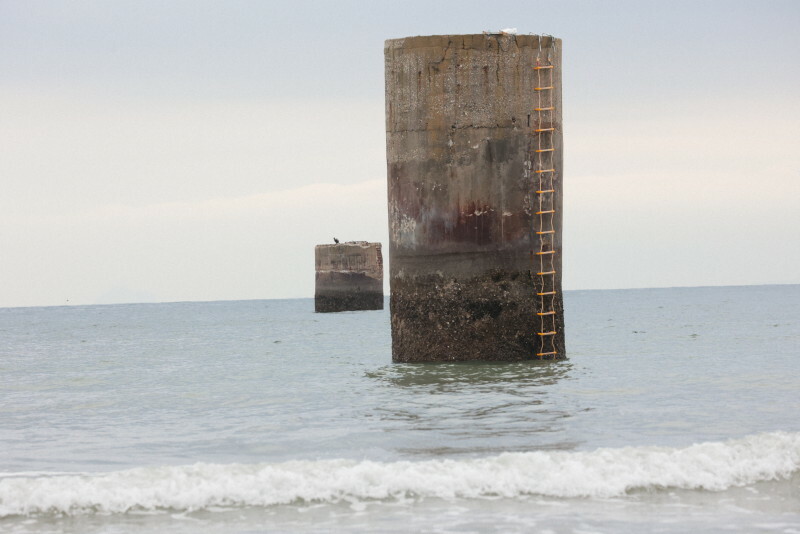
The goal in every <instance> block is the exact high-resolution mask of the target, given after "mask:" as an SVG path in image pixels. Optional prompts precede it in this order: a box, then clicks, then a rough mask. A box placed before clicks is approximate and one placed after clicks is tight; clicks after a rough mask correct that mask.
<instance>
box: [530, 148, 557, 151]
mask: <svg viewBox="0 0 800 534" xmlns="http://www.w3.org/2000/svg"><path fill="white" fill-rule="evenodd" d="M554 150H555V148H539V149H537V150H534V152H553V151H554Z"/></svg>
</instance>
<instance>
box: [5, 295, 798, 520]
mask: <svg viewBox="0 0 800 534" xmlns="http://www.w3.org/2000/svg"><path fill="white" fill-rule="evenodd" d="M797 302H800V286H754V287H731V288H727V287H726V288H693V289H658V290H655V289H654V290H627V291H586V292H569V293H567V294H566V295H565V304H566V313H567V334H568V339H567V344H568V350H569V354H570V359H569V360H568V361H565V362H555V363H537V362H531V363H517V364H485V363H484V364H481V363H475V364H468V363H464V364H438V365H419V364H417V365H411V364H392V363H390V360H391V353H390V340H389V331H388V307H387V309H386V310H384V311H376V312H353V313H340V314H324V315H323V314H314V313H313V301H312V300H311V299H301V300H289V301H244V302H213V303H177V304H140V305H119V306H84V307H58V308H11V309H0V371H1V372H2V376H3V383H2V388H0V450H2V451H3V454H2V455H0V472H2V474H0V518H2V519H0V530H3V531H9V532H101V533H112V532H161V531H165V530H169V531H171V532H218V531H219V532H222V531H224V532H272V531H276V530H277V531H308V532H315V531H319V532H323V531H331V530H343V531H385V532H392V531H397V532H402V531H408V530H414V531H424V532H515V531H517V532H529V531H531V530H536V531H542V532H546V531H548V530H551V531H553V532H584V531H590V532H591V531H594V532H609V531H614V532H620V531H621V532H641V531H643V530H646V531H652V532H686V531H689V530H698V531H710V532H715V531H719V532H722V531H725V532H730V531H740V532H758V531H768V532H800V478H799V475H798V469H799V468H800V420H798V418H797V416H796V414H797V409H798V400H799V399H800V398H799V397H798V395H797V391H800V378H798V373H797V369H798V367H797V362H798V356H800V311H799V310H798V308H797V306H796V303H797Z"/></svg>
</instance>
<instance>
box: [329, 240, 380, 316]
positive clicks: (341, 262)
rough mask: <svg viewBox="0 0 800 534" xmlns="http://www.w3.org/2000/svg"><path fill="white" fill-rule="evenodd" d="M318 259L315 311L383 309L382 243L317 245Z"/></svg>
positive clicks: (354, 242) (352, 242)
mask: <svg viewBox="0 0 800 534" xmlns="http://www.w3.org/2000/svg"><path fill="white" fill-rule="evenodd" d="M315 260H316V261H315V263H316V289H315V292H314V310H315V311H317V312H339V311H351V310H382V309H383V255H382V254H381V244H380V243H368V242H366V241H348V242H347V243H339V244H335V245H317V246H316V248H315Z"/></svg>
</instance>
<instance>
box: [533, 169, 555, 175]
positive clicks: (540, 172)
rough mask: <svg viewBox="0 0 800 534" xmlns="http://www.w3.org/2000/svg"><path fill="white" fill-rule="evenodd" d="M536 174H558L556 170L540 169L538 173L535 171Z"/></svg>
mask: <svg viewBox="0 0 800 534" xmlns="http://www.w3.org/2000/svg"><path fill="white" fill-rule="evenodd" d="M533 172H535V173H536V174H542V173H543V172H556V170H555V169H539V170H538V171H533Z"/></svg>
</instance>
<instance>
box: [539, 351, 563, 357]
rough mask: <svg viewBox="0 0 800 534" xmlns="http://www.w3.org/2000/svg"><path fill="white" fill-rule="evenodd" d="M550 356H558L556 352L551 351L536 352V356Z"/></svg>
mask: <svg viewBox="0 0 800 534" xmlns="http://www.w3.org/2000/svg"><path fill="white" fill-rule="evenodd" d="M551 354H558V352H556V351H553V352H537V353H536V355H537V356H550V355H551Z"/></svg>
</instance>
